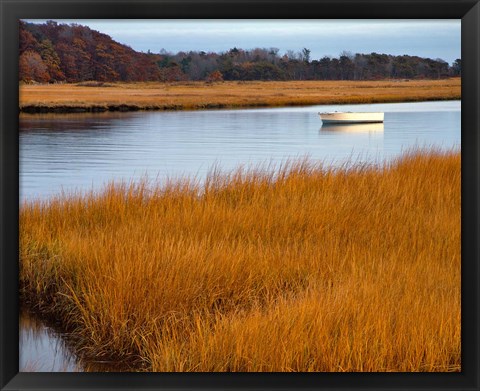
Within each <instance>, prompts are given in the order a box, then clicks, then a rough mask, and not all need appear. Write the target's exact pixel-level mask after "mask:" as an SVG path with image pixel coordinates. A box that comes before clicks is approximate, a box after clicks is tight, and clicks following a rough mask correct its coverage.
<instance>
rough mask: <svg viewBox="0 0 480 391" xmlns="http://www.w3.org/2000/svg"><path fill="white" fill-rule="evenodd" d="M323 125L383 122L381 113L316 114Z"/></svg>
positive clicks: (337, 112) (336, 112)
mask: <svg viewBox="0 0 480 391" xmlns="http://www.w3.org/2000/svg"><path fill="white" fill-rule="evenodd" d="M318 115H319V116H320V119H321V120H322V122H323V123H324V124H361V123H375V122H383V113H352V112H339V111H335V112H330V113H318Z"/></svg>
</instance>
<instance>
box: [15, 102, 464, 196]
mask: <svg viewBox="0 0 480 391" xmlns="http://www.w3.org/2000/svg"><path fill="white" fill-rule="evenodd" d="M335 110H337V111H384V112H385V123H384V124H373V125H347V126H334V125H329V126H322V122H321V121H320V119H319V117H318V115H317V113H318V112H322V111H335ZM19 137H20V198H21V199H22V200H25V199H32V198H38V197H41V198H46V197H48V196H50V195H52V194H56V193H59V192H61V191H62V190H64V191H66V192H70V191H73V190H81V191H85V190H90V189H92V188H93V189H100V188H101V187H102V186H103V184H104V183H105V182H107V181H110V180H112V179H113V180H119V179H126V180H131V179H137V178H140V177H142V176H144V175H145V174H147V175H148V177H149V178H154V179H156V178H158V180H160V181H162V180H165V179H166V178H175V177H185V176H189V177H191V176H195V177H197V178H198V179H199V180H201V179H202V178H204V177H205V175H206V174H207V173H208V171H209V170H210V169H211V168H212V166H213V165H217V166H219V167H221V168H222V170H226V171H228V170H232V169H234V168H235V167H238V166H239V165H240V164H243V165H246V166H249V165H256V164H261V163H272V162H273V163H280V162H282V161H285V160H286V159H289V158H290V159H291V158H293V159H295V158H299V157H304V156H308V157H310V158H311V159H313V160H323V161H325V162H326V163H328V164H340V163H342V162H345V160H348V159H353V160H354V161H362V162H364V161H381V160H383V159H391V158H392V157H395V156H398V155H399V154H401V153H402V151H405V150H406V149H409V148H411V147H429V146H437V147H442V148H451V147H454V146H458V147H459V146H460V101H443V102H421V103H394V104H374V105H335V106H309V107H296V108H291V107H289V108H273V109H272V108H269V109H249V110H215V111H214V110H212V111H178V112H133V113H101V114H63V115H60V114H55V115H54V114H48V115H40V114H36V115H28V116H27V115H25V116H23V115H22V116H21V118H20V136H19Z"/></svg>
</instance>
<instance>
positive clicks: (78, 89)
mask: <svg viewBox="0 0 480 391" xmlns="http://www.w3.org/2000/svg"><path fill="white" fill-rule="evenodd" d="M460 85H461V80H460V78H452V79H445V80H408V81H402V80H381V81H340V80H336V81H283V82H278V81H265V82H258V81H251V82H233V81H232V82H221V83H213V84H208V83H204V82H186V83H185V82H184V83H182V82H179V83H170V84H166V83H153V82H152V83H108V84H105V85H103V86H102V85H99V83H98V82H85V83H79V84H58V85H22V86H20V91H19V92H20V109H21V110H22V111H26V112H36V111H47V112H48V111H60V112H61V111H76V110H78V111H82V110H84V111H107V110H111V111H117V110H120V111H128V110H192V109H219V108H240V107H268V106H270V107H273V106H303V105H319V104H347V103H382V102H407V101H410V102H416V101H427V100H447V99H460V97H461V90H460ZM107 86H108V88H105V87H107Z"/></svg>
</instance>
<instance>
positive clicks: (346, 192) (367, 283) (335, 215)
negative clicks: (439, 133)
mask: <svg viewBox="0 0 480 391" xmlns="http://www.w3.org/2000/svg"><path fill="white" fill-rule="evenodd" d="M20 242H21V243H20V269H21V270H20V286H21V298H22V301H24V302H28V303H29V305H30V307H34V308H36V310H37V311H39V312H41V313H42V314H43V316H46V317H50V318H54V319H57V320H58V321H60V323H61V325H62V327H63V328H64V329H65V330H68V331H69V332H71V335H72V338H71V340H72V341H73V342H72V344H73V345H76V349H77V351H81V352H82V355H83V356H84V357H86V358H90V359H92V358H94V359H96V360H99V359H102V360H114V361H115V360H116V361H121V362H129V363H131V364H132V365H134V366H135V368H136V369H141V370H151V371H458V370H460V153H458V152H445V153H444V152H435V151H426V152H422V153H421V152H418V153H410V154H407V155H405V156H404V157H403V158H402V159H401V160H399V161H396V162H394V163H391V164H389V165H388V166H384V167H381V168H372V167H359V166H356V167H355V168H350V169H349V170H342V169H340V170H334V169H330V168H322V167H321V166H319V165H314V164H311V163H308V162H299V163H295V164H290V165H286V166H285V167H283V168H278V169H277V170H276V175H273V174H272V173H261V172H255V171H248V170H247V171H246V172H242V171H241V170H239V171H237V172H236V173H233V174H230V175H226V174H218V173H216V172H213V173H212V174H211V175H210V177H209V179H208V180H207V182H206V184H205V188H204V191H203V192H199V189H198V188H197V187H196V186H195V185H194V184H193V183H187V182H182V183H180V182H176V183H170V184H169V185H166V186H163V187H157V188H154V190H153V191H151V192H149V191H147V187H146V184H145V183H137V184H116V185H114V184H111V185H109V186H107V187H106V188H105V190H104V191H103V192H100V193H89V194H86V195H72V196H65V195H64V196H58V197H56V198H52V199H50V200H49V201H46V202H36V201H29V202H26V203H24V204H22V205H21V210H20ZM92 369H95V368H94V367H92Z"/></svg>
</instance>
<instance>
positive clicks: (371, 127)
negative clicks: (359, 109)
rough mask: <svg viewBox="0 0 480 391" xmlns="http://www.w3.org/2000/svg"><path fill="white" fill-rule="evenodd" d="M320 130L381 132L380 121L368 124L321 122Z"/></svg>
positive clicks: (381, 125) (381, 124)
mask: <svg viewBox="0 0 480 391" xmlns="http://www.w3.org/2000/svg"><path fill="white" fill-rule="evenodd" d="M320 131H321V132H338V133H340V132H345V133H370V132H383V122H382V123H369V124H328V123H327V124H326V123H323V124H322V127H321V128H320Z"/></svg>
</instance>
